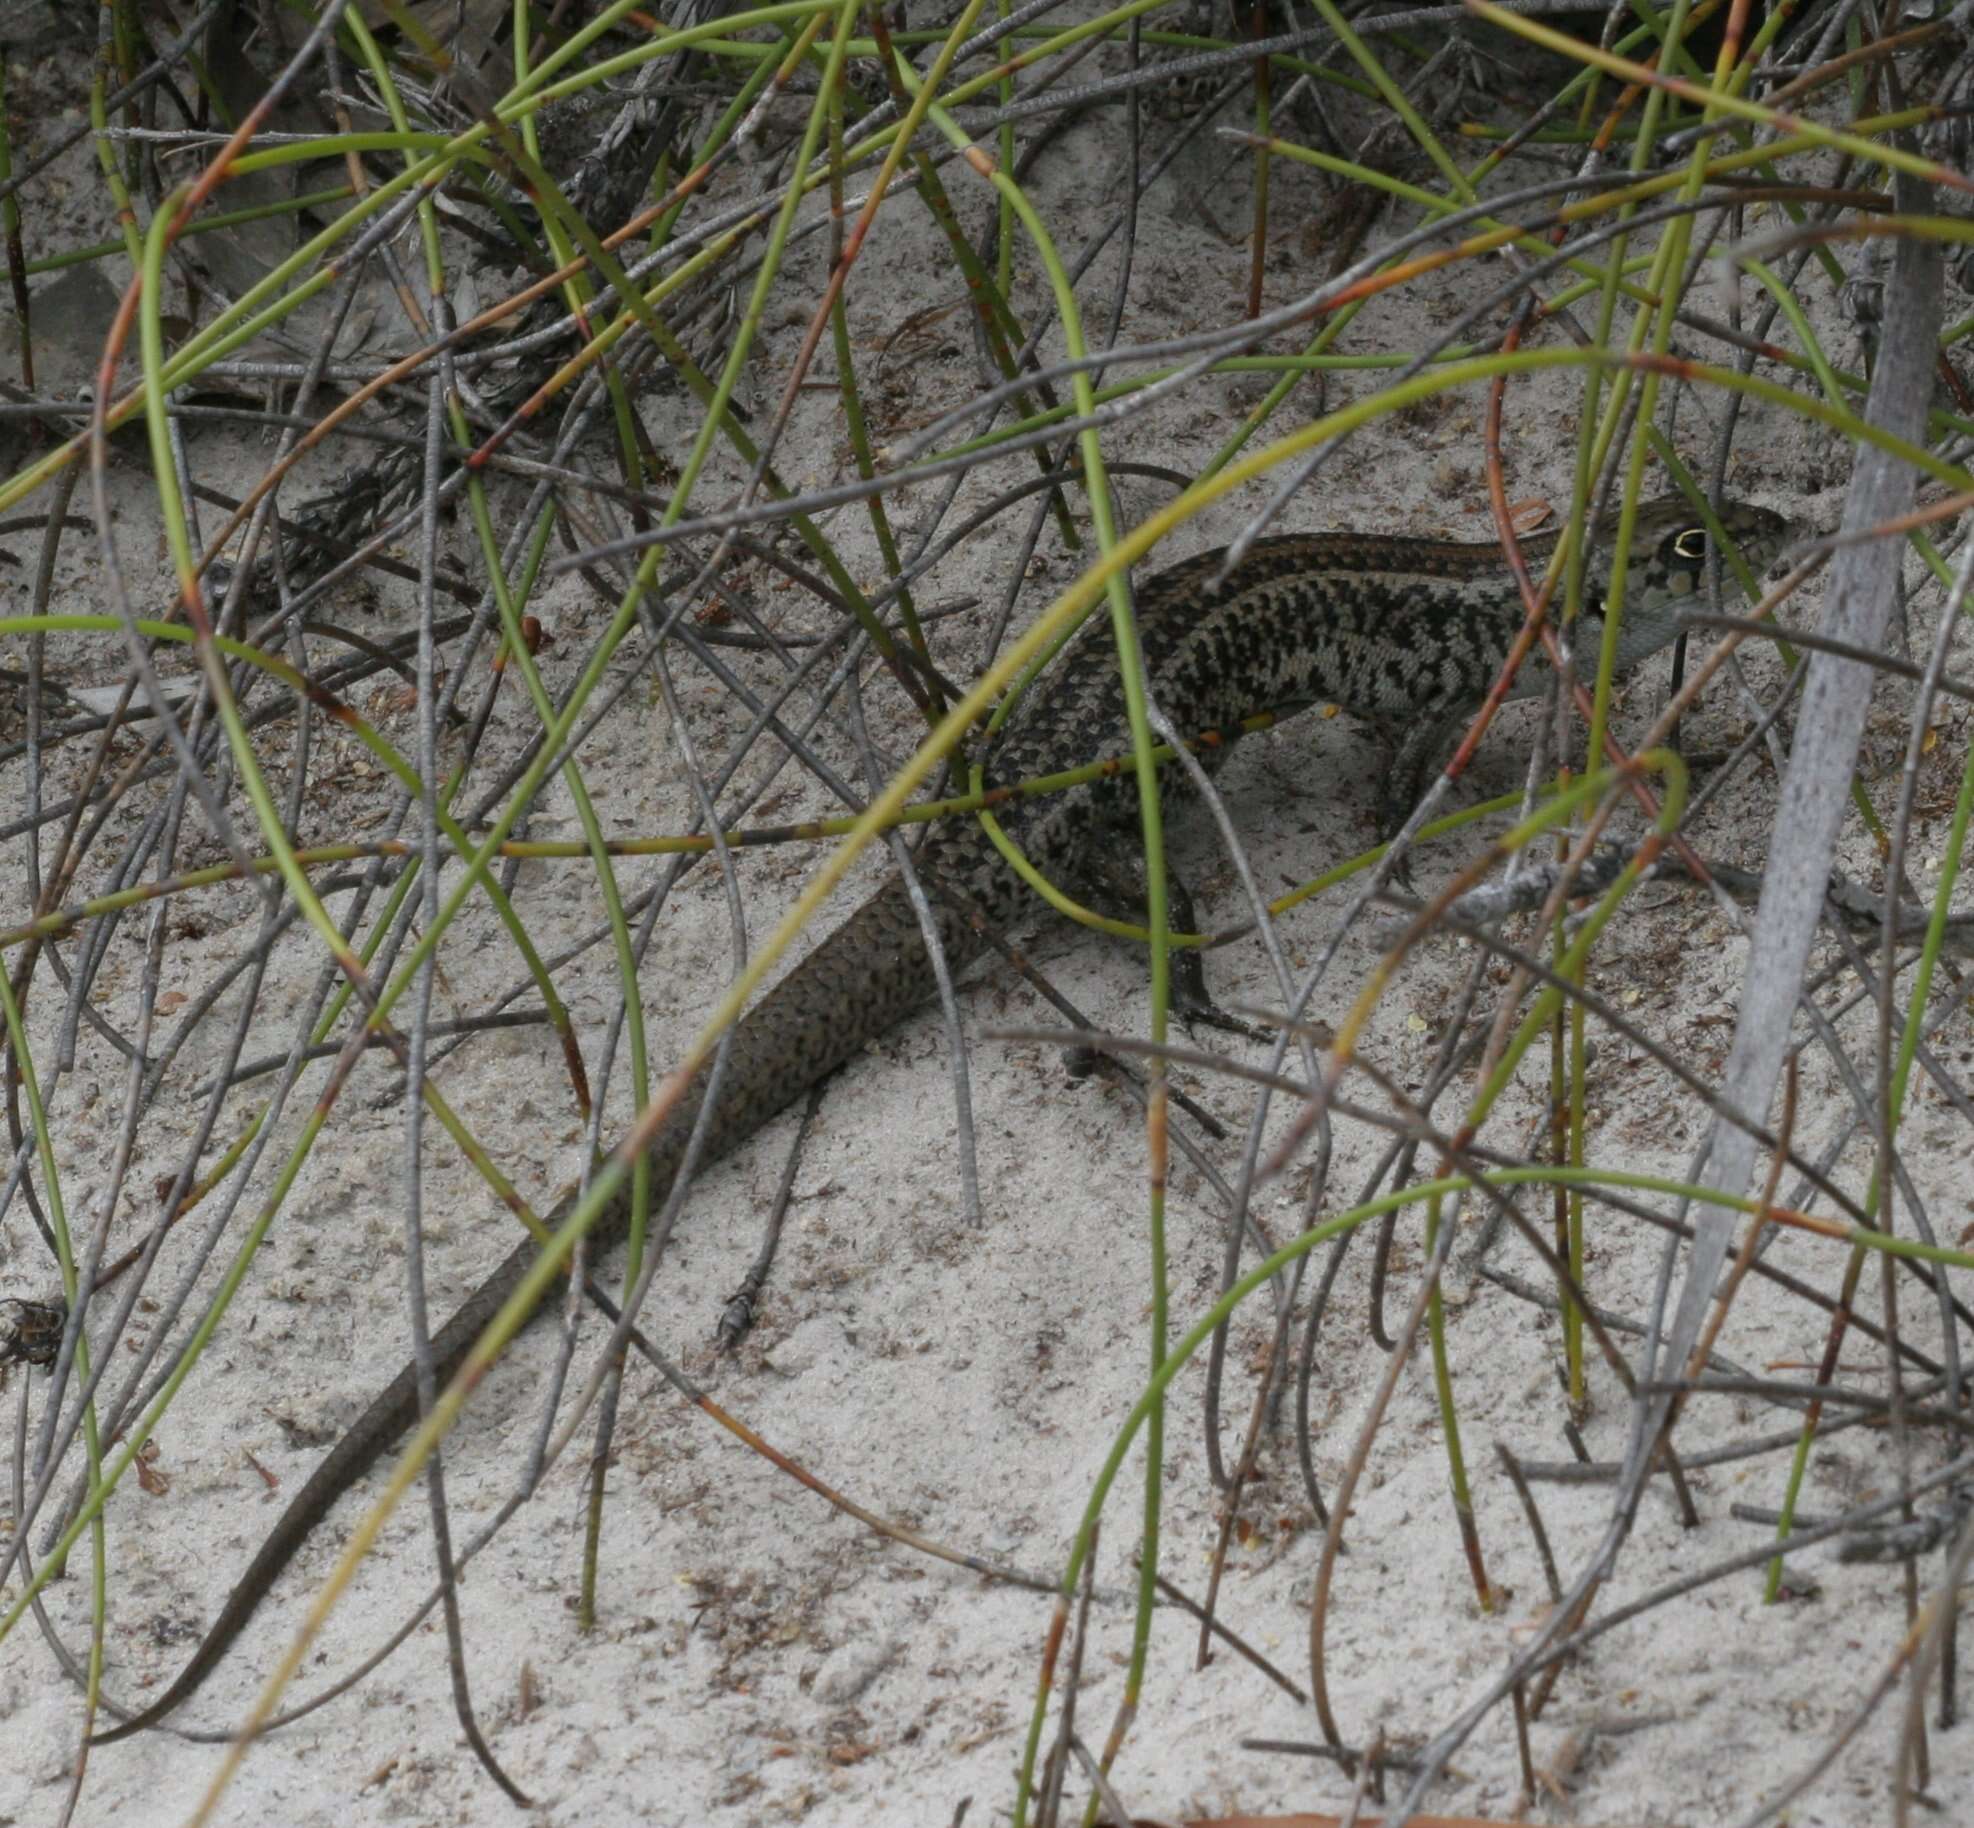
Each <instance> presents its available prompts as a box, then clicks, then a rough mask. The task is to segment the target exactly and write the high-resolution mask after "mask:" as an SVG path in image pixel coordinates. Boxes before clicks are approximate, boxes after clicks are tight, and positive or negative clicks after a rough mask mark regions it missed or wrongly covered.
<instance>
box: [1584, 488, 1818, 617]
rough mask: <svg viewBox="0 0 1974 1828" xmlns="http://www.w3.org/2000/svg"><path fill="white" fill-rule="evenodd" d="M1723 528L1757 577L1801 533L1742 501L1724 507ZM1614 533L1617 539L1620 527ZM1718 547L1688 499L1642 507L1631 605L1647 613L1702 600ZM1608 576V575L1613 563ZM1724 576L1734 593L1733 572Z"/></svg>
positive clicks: (1628, 591) (1635, 534)
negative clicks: (1711, 558)
mask: <svg viewBox="0 0 1974 1828" xmlns="http://www.w3.org/2000/svg"><path fill="white" fill-rule="evenodd" d="M1720 524H1721V526H1722V528H1723V529H1725V531H1726V533H1727V536H1728V538H1729V539H1731V540H1732V541H1733V542H1734V545H1735V548H1736V550H1738V551H1739V552H1740V554H1741V557H1742V560H1743V562H1744V563H1745V564H1746V565H1747V567H1748V569H1749V570H1750V571H1751V572H1753V573H1754V575H1755V576H1756V577H1760V576H1761V575H1762V573H1763V572H1765V571H1766V570H1768V568H1769V567H1770V566H1771V565H1773V564H1774V563H1775V561H1776V560H1777V559H1778V558H1779V557H1781V555H1782V548H1783V547H1784V546H1785V545H1786V544H1787V543H1788V541H1789V540H1790V538H1791V537H1792V536H1793V535H1794V534H1795V532H1796V528H1795V527H1794V526H1793V525H1792V523H1790V522H1789V521H1788V520H1786V519H1784V518H1783V516H1781V515H1780V514H1777V513H1775V512H1774V511H1773V510H1772V509H1769V508H1757V507H1755V506H1754V505H1753V504H1752V503H1749V502H1742V501H1730V502H1726V503H1724V504H1723V505H1722V507H1721V510H1720ZM1601 531H1602V530H1601V529H1600V532H1601ZM1609 532H1610V533H1611V534H1612V535H1615V534H1616V532H1617V528H1616V524H1615V522H1613V523H1612V524H1611V525H1610V527H1609ZM1600 544H1605V545H1608V542H1607V541H1600ZM1713 545H1714V539H1713V535H1712V534H1711V533H1709V532H1708V531H1707V523H1706V522H1705V521H1704V520H1702V519H1701V517H1700V516H1699V514H1697V513H1696V512H1695V511H1694V509H1693V507H1692V505H1691V504H1690V503H1688V502H1687V501H1686V500H1685V499H1684V498H1683V497H1680V496H1677V495H1668V496H1661V497H1660V498H1659V499H1658V500H1657V501H1648V502H1642V503H1640V504H1639V508H1638V514H1637V517H1636V520H1635V522H1634V524H1633V527H1632V539H1631V564H1630V566H1629V567H1628V581H1627V583H1626V585H1625V600H1626V602H1627V603H1628V604H1630V605H1631V606H1633V607H1634V608H1639V609H1644V608H1647V607H1658V606H1661V605H1664V604H1669V603H1676V602H1677V601H1678V600H1679V599H1680V598H1682V597H1692V596H1698V595H1700V594H1701V593H1702V592H1703V591H1705V589H1706V587H1707V560H1708V558H1709V556H1710V555H1711V554H1712V551H1713ZM1606 570H1607V573H1608V560H1607V561H1606ZM1724 576H1725V577H1726V579H1727V581H1728V583H1729V585H1730V587H1731V585H1732V583H1733V578H1734V574H1733V571H1732V570H1731V569H1727V570H1725V571H1724Z"/></svg>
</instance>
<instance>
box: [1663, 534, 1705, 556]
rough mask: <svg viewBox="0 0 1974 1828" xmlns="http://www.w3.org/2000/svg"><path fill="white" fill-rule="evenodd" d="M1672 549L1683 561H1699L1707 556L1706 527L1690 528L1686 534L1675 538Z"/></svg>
mask: <svg viewBox="0 0 1974 1828" xmlns="http://www.w3.org/2000/svg"><path fill="white" fill-rule="evenodd" d="M1672 549H1673V551H1674V552H1676V553H1678V554H1679V556H1680V557H1681V558H1683V559H1694V560H1699V559H1703V558H1705V557H1706V556H1707V530H1706V528H1704V527H1688V528H1687V529H1686V531H1685V532H1684V533H1680V534H1677V535H1675V536H1674V538H1673V542H1672Z"/></svg>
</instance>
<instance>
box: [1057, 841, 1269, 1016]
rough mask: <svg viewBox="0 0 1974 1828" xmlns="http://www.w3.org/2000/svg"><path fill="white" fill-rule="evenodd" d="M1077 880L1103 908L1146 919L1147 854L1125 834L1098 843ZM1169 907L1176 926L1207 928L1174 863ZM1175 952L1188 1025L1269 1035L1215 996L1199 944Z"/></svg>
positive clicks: (1177, 988) (1179, 1004) (1113, 914)
mask: <svg viewBox="0 0 1974 1828" xmlns="http://www.w3.org/2000/svg"><path fill="white" fill-rule="evenodd" d="M1077 886H1078V887H1080V888H1081V889H1082V890H1083V891H1084V894H1085V896H1086V898H1087V899H1088V900H1089V902H1090V904H1091V905H1092V906H1093V907H1094V908H1095V909H1096V910H1097V912H1098V913H1100V914H1105V915H1108V916H1109V917H1110V918H1111V919H1112V920H1128V921H1130V922H1132V923H1133V924H1134V925H1138V926H1142V925H1144V924H1146V921H1147V918H1148V916H1147V913H1146V909H1147V906H1148V904H1149V901H1150V897H1149V896H1148V895H1147V894H1146V892H1145V869H1144V858H1143V857H1142V855H1140V854H1139V852H1138V851H1137V850H1136V849H1135V848H1134V847H1133V846H1131V845H1130V844H1129V843H1128V842H1125V841H1121V840H1120V842H1119V843H1117V844H1116V845H1096V846H1093V847H1092V854H1091V855H1090V857H1089V858H1088V859H1086V860H1085V862H1084V863H1083V864H1081V865H1080V866H1079V868H1078V874H1077ZM1165 907H1166V912H1167V915H1168V917H1169V925H1170V927H1171V929H1172V931H1173V932H1175V933H1201V932H1204V931H1205V928H1203V927H1202V926H1201V925H1200V924H1199V915H1198V913H1197V911H1196V910H1195V908H1194V905H1193V896H1192V891H1191V890H1190V889H1188V888H1187V886H1186V884H1185V881H1184V879H1183V878H1182V877H1181V876H1180V875H1179V873H1178V871H1176V870H1175V869H1173V868H1172V867H1171V866H1170V864H1169V863H1168V864H1167V867H1166V871H1165ZM1170 956H1171V961H1172V983H1173V990H1174V993H1175V994H1174V997H1173V1007H1174V1008H1175V1009H1176V1010H1177V1012H1178V1015H1179V1019H1180V1020H1181V1021H1182V1022H1184V1023H1185V1024H1186V1026H1187V1027H1188V1028H1191V1027H1193V1025H1194V1024H1195V1023H1199V1024H1203V1025H1204V1026H1206V1027H1208V1028H1217V1029H1220V1030H1221V1031H1223V1032H1224V1033H1226V1034H1230V1035H1242V1036H1245V1037H1246V1038H1247V1039H1249V1040H1251V1041H1253V1040H1267V1039H1268V1038H1269V1032H1268V1031H1267V1030H1266V1029H1263V1028H1258V1027H1256V1026H1255V1025H1254V1024H1253V1023H1251V1022H1244V1021H1242V1020H1241V1018H1240V1017H1239V1016H1236V1015H1230V1014H1229V1013H1228V1012H1227V1011H1226V1010H1224V1009H1222V1008H1221V1007H1220V1006H1219V1004H1217V1003H1216V1002H1214V1000H1213V997H1212V995H1211V993H1210V992H1209V991H1208V990H1207V987H1206V968H1205V964H1204V962H1203V960H1204V954H1203V953H1202V952H1201V950H1200V948H1199V947H1197V946H1179V947H1175V948H1174V949H1173V951H1172V953H1171V955H1170Z"/></svg>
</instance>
